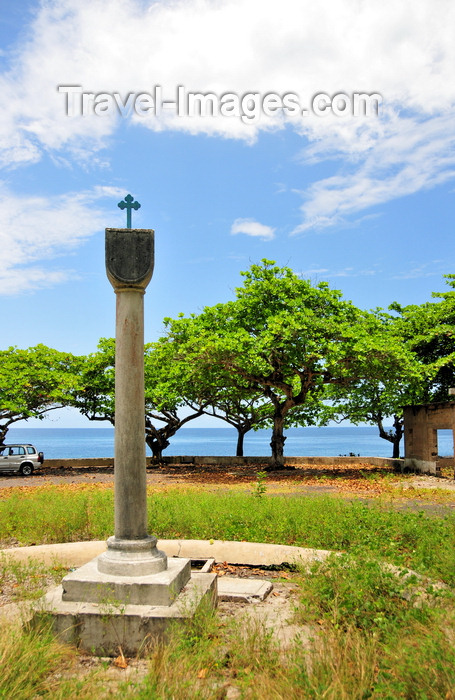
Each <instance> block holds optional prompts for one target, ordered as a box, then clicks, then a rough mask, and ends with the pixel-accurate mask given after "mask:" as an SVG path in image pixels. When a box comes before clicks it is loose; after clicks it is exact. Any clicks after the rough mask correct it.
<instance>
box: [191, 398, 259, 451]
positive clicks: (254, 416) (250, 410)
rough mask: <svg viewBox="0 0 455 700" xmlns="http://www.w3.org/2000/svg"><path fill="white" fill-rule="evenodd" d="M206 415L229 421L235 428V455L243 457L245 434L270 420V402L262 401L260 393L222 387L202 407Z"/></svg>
mask: <svg viewBox="0 0 455 700" xmlns="http://www.w3.org/2000/svg"><path fill="white" fill-rule="evenodd" d="M204 413H205V414H206V415H208V416H214V417H215V418H219V419H220V420H223V421H225V422H226V423H229V425H232V426H233V427H234V428H235V429H236V430H237V445H236V451H235V455H236V457H243V444H244V440H245V435H246V434H247V433H248V432H249V431H250V430H258V429H259V428H261V427H263V426H265V425H266V423H268V422H269V421H270V417H271V412H270V404H268V403H266V402H264V399H263V396H262V393H261V394H259V393H258V392H256V393H254V394H253V393H250V396H248V393H246V391H245V390H244V391H243V392H242V391H240V390H239V389H238V388H237V387H232V388H227V387H222V389H221V391H219V392H218V397H215V398H214V399H213V402H212V403H211V404H210V406H209V407H208V408H206V409H204Z"/></svg>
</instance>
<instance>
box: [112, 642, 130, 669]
mask: <svg viewBox="0 0 455 700" xmlns="http://www.w3.org/2000/svg"><path fill="white" fill-rule="evenodd" d="M119 652H120V654H119V656H117V658H116V659H114V666H117V668H128V661H127V660H126V659H125V657H124V655H123V651H122V649H121V647H119Z"/></svg>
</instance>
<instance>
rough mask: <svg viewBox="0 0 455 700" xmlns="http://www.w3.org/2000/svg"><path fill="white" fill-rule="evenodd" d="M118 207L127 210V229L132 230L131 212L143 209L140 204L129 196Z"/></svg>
mask: <svg viewBox="0 0 455 700" xmlns="http://www.w3.org/2000/svg"><path fill="white" fill-rule="evenodd" d="M117 206H118V207H120V209H126V228H131V210H132V209H135V210H136V211H137V210H138V209H140V208H141V205H140V204H139V202H135V201H134V197H132V196H131V195H130V194H127V195H126V197H125V199H122V201H121V202H119V203H118V204H117Z"/></svg>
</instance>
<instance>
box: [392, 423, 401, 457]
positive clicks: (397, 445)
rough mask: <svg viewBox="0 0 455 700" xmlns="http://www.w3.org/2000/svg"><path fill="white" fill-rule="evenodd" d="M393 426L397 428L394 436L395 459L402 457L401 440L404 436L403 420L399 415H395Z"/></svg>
mask: <svg viewBox="0 0 455 700" xmlns="http://www.w3.org/2000/svg"><path fill="white" fill-rule="evenodd" d="M393 419H394V420H393V427H394V428H395V435H394V436H393V454H392V457H393V459H399V457H400V441H401V438H402V436H403V421H402V420H401V419H400V418H399V417H398V416H394V417H393Z"/></svg>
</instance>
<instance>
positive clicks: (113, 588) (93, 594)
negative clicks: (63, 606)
mask: <svg viewBox="0 0 455 700" xmlns="http://www.w3.org/2000/svg"><path fill="white" fill-rule="evenodd" d="M100 556H102V555H100ZM98 559H99V557H96V558H95V559H92V561H89V562H88V563H87V564H84V566H81V567H80V568H79V569H76V571H72V572H71V573H70V574H67V576H65V578H64V579H63V581H62V587H63V595H62V598H63V600H64V601H73V602H75V601H81V600H83V601H84V602H86V603H103V601H104V602H105V601H109V600H116V601H118V602H119V603H123V604H132V605H171V603H173V602H174V600H175V599H176V597H177V596H178V594H179V593H180V591H181V590H182V588H183V586H184V585H185V584H186V583H187V582H188V580H189V578H190V576H191V560H190V559H169V560H168V567H167V569H165V570H164V571H161V572H159V573H157V574H150V575H148V576H116V575H114V574H106V573H102V572H101V571H99V569H98Z"/></svg>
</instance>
